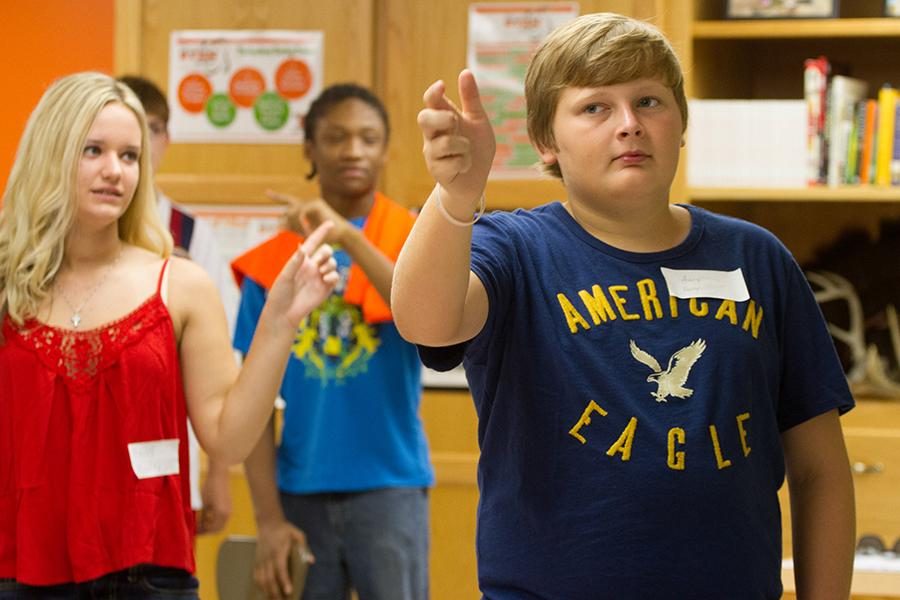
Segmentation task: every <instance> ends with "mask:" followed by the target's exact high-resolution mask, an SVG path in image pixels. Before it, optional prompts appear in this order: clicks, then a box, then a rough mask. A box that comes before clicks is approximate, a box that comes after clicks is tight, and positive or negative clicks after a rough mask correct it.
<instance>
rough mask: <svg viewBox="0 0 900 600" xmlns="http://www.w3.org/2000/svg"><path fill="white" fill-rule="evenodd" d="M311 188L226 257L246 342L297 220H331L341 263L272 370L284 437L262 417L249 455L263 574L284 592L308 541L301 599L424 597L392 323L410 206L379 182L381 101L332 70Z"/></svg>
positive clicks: (423, 555) (238, 344) (312, 114)
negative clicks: (237, 288) (278, 223)
mask: <svg viewBox="0 0 900 600" xmlns="http://www.w3.org/2000/svg"><path fill="white" fill-rule="evenodd" d="M304 129H305V134H306V141H305V143H304V151H305V153H306V157H307V158H308V159H309V161H310V163H311V165H312V172H311V173H310V174H309V176H308V177H309V178H312V177H316V178H317V179H318V184H319V191H320V193H321V197H320V198H315V199H306V200H301V199H298V198H293V197H291V196H287V195H283V194H277V193H274V192H271V193H270V197H272V198H273V199H275V200H278V201H281V202H284V203H286V204H287V205H288V206H287V212H286V223H287V225H288V226H289V227H290V228H291V230H292V231H283V232H281V233H279V234H278V235H277V236H276V237H275V238H273V239H271V240H268V241H266V242H264V243H263V244H261V245H260V246H257V247H256V248H253V249H251V250H249V251H248V252H247V253H245V254H243V255H242V256H240V257H238V258H237V259H235V261H234V262H233V263H232V268H233V269H234V271H235V273H236V274H238V275H239V276H240V277H241V278H242V283H241V304H240V309H239V311H238V318H237V326H236V329H235V338H234V346H235V348H237V349H238V350H240V351H242V352H243V351H246V349H247V348H248V344H249V342H250V340H251V339H252V335H253V330H254V329H255V327H256V323H257V320H258V319H259V316H260V311H261V308H262V306H263V303H264V300H265V297H266V288H267V285H268V283H269V281H270V277H271V275H273V274H274V273H275V270H276V269H277V267H278V265H280V264H281V262H282V260H283V259H284V258H285V257H286V256H288V255H289V253H290V252H291V251H292V250H291V249H292V248H295V247H296V245H297V234H299V233H301V232H303V233H306V232H307V229H308V228H309V227H313V226H315V225H318V224H319V223H321V222H324V221H331V222H333V223H334V224H335V225H334V229H332V230H331V232H330V234H329V236H328V242H329V243H331V244H333V245H334V249H335V256H334V257H335V260H336V261H337V265H338V273H339V275H340V279H339V281H338V284H337V285H336V286H335V289H334V291H333V293H332V295H331V296H330V297H329V298H328V299H327V300H326V301H325V302H324V303H322V305H320V306H319V307H318V308H316V309H315V310H314V311H313V312H312V313H311V314H310V315H309V317H308V318H306V319H304V320H303V322H302V323H300V324H299V327H298V328H297V332H296V340H295V342H294V345H293V347H292V349H291V356H290V359H289V361H288V366H287V370H286V372H285V376H284V380H283V381H282V385H281V396H282V397H283V398H284V400H285V404H286V406H285V410H284V425H283V429H282V434H281V440H280V444H279V445H278V447H277V454H276V446H275V439H274V424H273V422H271V421H270V423H269V427H268V428H267V431H266V433H265V434H264V435H263V436H262V438H261V440H260V442H259V444H258V445H257V447H256V448H255V449H254V451H253V453H252V454H251V456H250V457H249V458H248V459H247V461H246V462H245V464H244V466H245V471H246V473H247V482H248V484H249V486H250V491H251V494H252V496H253V506H254V512H255V515H256V522H257V530H258V545H257V561H256V569H255V577H256V580H257V583H259V584H260V586H261V587H262V588H263V590H264V591H266V592H267V594H268V596H269V597H271V598H278V597H282V595H285V596H290V594H291V592H292V589H291V585H292V584H291V578H290V576H289V575H288V573H287V568H286V565H287V557H288V553H289V550H290V547H291V545H292V544H295V543H300V544H302V543H303V542H304V541H306V542H307V543H308V545H309V548H310V550H311V551H312V554H313V555H314V557H315V563H314V564H312V565H311V567H310V569H309V573H308V577H307V579H306V582H305V587H304V591H303V598H304V599H310V600H312V599H315V598H349V597H350V591H351V589H352V590H354V591H355V592H356V594H357V595H358V596H359V598H360V599H361V600H367V599H371V600H426V598H427V597H428V541H429V538H428V488H429V487H430V486H431V485H432V483H433V481H434V474H433V471H432V468H431V463H430V460H429V457H428V446H427V441H426V438H425V431H424V427H423V425H422V422H421V420H420V418H419V412H418V410H419V402H420V399H421V393H422V385H421V362H420V361H419V357H418V354H417V352H416V348H415V346H414V345H412V344H410V343H409V342H407V341H405V340H404V339H402V338H401V337H400V335H399V333H398V332H397V328H396V327H395V326H394V324H393V321H392V317H391V314H390V309H389V306H388V301H389V300H388V299H389V297H390V284H391V276H392V272H393V262H394V260H395V259H396V257H397V253H399V249H400V247H401V246H402V245H403V242H404V241H405V240H406V236H407V235H408V233H409V230H410V228H411V227H412V223H413V221H414V217H413V215H412V214H411V213H410V211H409V210H408V209H407V208H406V207H403V206H401V205H399V204H397V203H395V202H393V201H392V200H390V199H389V198H387V197H386V196H384V195H383V194H381V193H379V192H377V191H376V185H377V182H378V178H379V176H380V175H381V170H382V167H383V166H384V161H385V160H386V158H387V152H388V137H389V131H390V130H389V122H388V115H387V112H386V110H385V108H384V106H383V104H382V103H381V101H380V100H379V99H378V97H376V96H375V95H374V94H373V93H372V92H371V91H369V90H368V89H366V88H363V87H361V86H359V85H356V84H336V85H332V86H329V87H328V88H326V89H325V90H323V91H322V93H321V94H320V95H319V96H318V97H317V98H316V99H315V100H314V101H313V102H312V104H311V105H310V109H309V112H308V113H307V115H306V117H305V120H304Z"/></svg>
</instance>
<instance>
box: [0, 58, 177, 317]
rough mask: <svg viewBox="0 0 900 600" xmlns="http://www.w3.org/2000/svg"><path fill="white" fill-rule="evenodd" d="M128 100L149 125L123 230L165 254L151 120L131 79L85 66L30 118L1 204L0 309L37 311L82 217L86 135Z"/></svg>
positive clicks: (168, 246) (50, 92)
mask: <svg viewBox="0 0 900 600" xmlns="http://www.w3.org/2000/svg"><path fill="white" fill-rule="evenodd" d="M113 102H117V103H120V104H122V105H124V106H126V107H128V108H129V109H130V110H131V111H132V112H133V113H134V115H135V117H137V120H138V123H139V125H140V127H141V155H140V159H139V167H140V175H139V177H138V183H137V187H136V189H135V192H134V196H133V197H132V199H131V202H130V204H129V205H128V208H127V209H126V210H125V213H124V214H123V215H122V217H121V218H120V219H119V237H120V238H121V239H122V240H123V241H125V242H128V243H131V244H135V245H137V246H141V247H143V248H146V249H148V250H150V251H152V252H156V253H158V254H159V255H160V256H168V255H169V254H170V253H171V251H172V237H171V235H169V233H168V232H167V231H166V230H165V229H164V228H163V226H162V224H161V222H160V220H159V216H158V213H157V209H156V197H155V195H154V192H153V173H152V167H151V165H150V148H149V141H148V140H149V136H148V133H147V122H146V118H145V116H144V110H143V108H142V107H141V103H140V101H139V100H138V99H137V97H136V96H135V95H134V92H132V91H131V90H130V89H129V88H128V86H126V85H124V84H122V83H119V82H117V81H116V80H115V79H113V78H112V77H109V76H107V75H104V74H102V73H93V72H84V73H76V74H73V75H68V76H66V77H63V78H61V79H59V80H57V81H56V82H54V83H53V84H52V85H51V86H50V87H49V88H48V89H47V91H46V92H45V93H44V95H43V96H42V97H41V100H40V102H38V105H37V107H35V109H34V111H33V112H32V113H31V116H30V117H29V118H28V123H27V125H26V126H25V133H24V134H23V135H22V139H21V141H20V142H19V149H18V152H17V153H16V160H15V163H14V164H13V167H12V170H11V171H10V175H9V180H8V181H7V185H6V190H5V192H4V193H3V205H2V208H0V317H2V315H3V314H4V313H6V312H8V313H9V315H10V317H12V319H13V321H15V322H16V323H18V324H22V323H23V322H24V319H26V318H29V317H33V316H35V315H36V314H37V308H38V306H40V304H41V302H43V301H44V300H45V299H46V297H47V294H48V293H49V289H50V286H51V285H52V284H53V281H54V279H55V277H56V274H57V272H58V271H59V268H60V265H61V264H62V259H63V252H64V250H65V242H66V236H67V235H68V233H69V231H70V230H71V228H72V224H73V222H74V220H75V213H76V202H75V190H76V182H77V178H78V168H79V164H80V160H81V155H82V153H83V151H84V143H85V139H86V138H87V135H88V132H89V131H90V128H91V126H92V125H93V123H94V119H95V118H96V117H97V114H98V113H99V112H100V111H101V110H102V109H103V107H105V106H106V105H107V104H110V103H113Z"/></svg>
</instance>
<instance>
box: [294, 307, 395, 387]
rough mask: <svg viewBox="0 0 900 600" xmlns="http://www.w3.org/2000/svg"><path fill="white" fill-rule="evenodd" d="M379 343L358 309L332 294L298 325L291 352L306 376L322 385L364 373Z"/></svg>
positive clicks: (374, 332) (372, 328) (375, 331)
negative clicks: (300, 364) (304, 369)
mask: <svg viewBox="0 0 900 600" xmlns="http://www.w3.org/2000/svg"><path fill="white" fill-rule="evenodd" d="M380 344H381V340H380V339H379V338H378V332H377V330H376V329H375V328H374V327H372V326H371V325H369V324H367V323H366V322H365V321H364V320H363V318H362V311H361V310H360V308H359V307H358V306H356V305H354V304H347V303H346V302H345V301H344V299H343V297H342V296H341V295H339V294H333V295H331V296H330V297H329V298H328V299H327V300H326V301H325V302H323V303H322V305H321V306H319V307H318V308H317V309H315V310H314V311H313V312H312V313H310V315H309V316H308V317H306V318H305V319H304V320H303V322H302V323H300V327H299V328H298V329H297V335H296V339H295V340H294V345H293V348H292V352H293V354H294V356H295V357H296V358H297V359H298V360H300V361H301V362H302V363H303V364H304V365H305V367H306V376H307V377H309V378H313V379H319V380H320V381H321V382H322V385H323V386H324V385H326V384H327V383H328V382H329V381H335V382H336V383H338V384H340V383H342V382H343V381H344V380H346V379H347V378H350V377H354V376H355V375H357V374H359V373H364V372H365V371H366V369H367V367H368V364H369V359H370V358H372V356H373V355H374V354H375V351H376V350H378V346H379V345H380Z"/></svg>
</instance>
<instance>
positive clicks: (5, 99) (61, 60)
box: [0, 0, 115, 189]
mask: <svg viewBox="0 0 900 600" xmlns="http://www.w3.org/2000/svg"><path fill="white" fill-rule="evenodd" d="M114 4H115V0H41V1H40V2H13V1H11V0H2V1H0V65H2V68H0V95H2V100H0V107H2V111H0V123H2V125H0V132H2V133H0V189H6V179H7V177H8V176H9V170H10V169H11V168H12V164H13V160H14V159H15V155H16V148H17V147H18V145H19V137H21V135H22V131H23V130H24V129H25V122H26V121H27V120H28V115H29V114H31V111H32V109H34V106H35V105H36V104H37V102H38V100H39V99H40V97H41V94H43V93H44V90H45V89H47V86H48V85H49V84H50V83H52V82H53V81H54V80H55V79H57V78H58V77H60V76H62V75H66V74H68V73H72V72H75V71H85V70H97V71H103V72H106V73H112V69H113V30H114V27H113V24H114Z"/></svg>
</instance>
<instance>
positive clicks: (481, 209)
mask: <svg viewBox="0 0 900 600" xmlns="http://www.w3.org/2000/svg"><path fill="white" fill-rule="evenodd" d="M435 187H437V197H436V198H435V202H436V203H437V207H438V210H439V211H441V214H442V215H444V218H445V219H447V220H448V221H450V222H451V223H453V224H454V225H456V226H457V227H469V226H471V225H474V224H475V223H477V222H478V219H480V218H481V217H482V215H484V206H485V200H484V194H483V193H482V194H481V201H480V202H479V204H478V212H477V213H476V214H475V218H473V219H472V220H471V221H460V220H459V219H457V218H456V217H454V216H453V215H451V214H450V213H448V212H447V209H446V208H444V205H443V203H441V184H437V186H435Z"/></svg>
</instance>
